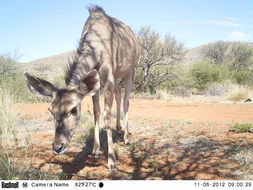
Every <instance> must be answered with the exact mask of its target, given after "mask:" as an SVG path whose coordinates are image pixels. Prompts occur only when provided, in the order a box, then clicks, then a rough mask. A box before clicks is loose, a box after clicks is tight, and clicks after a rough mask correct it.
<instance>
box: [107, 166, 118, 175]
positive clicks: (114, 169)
mask: <svg viewBox="0 0 253 190" xmlns="http://www.w3.org/2000/svg"><path fill="white" fill-rule="evenodd" d="M108 172H109V173H110V174H114V173H115V172H117V169H116V168H115V167H113V168H108Z"/></svg>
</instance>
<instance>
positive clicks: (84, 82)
mask: <svg viewBox="0 0 253 190" xmlns="http://www.w3.org/2000/svg"><path fill="white" fill-rule="evenodd" d="M99 88H100V77H99V74H98V72H97V70H96V69H93V70H91V71H90V72H88V73H87V74H86V75H85V76H84V77H83V78H82V79H81V81H80V84H79V86H78V90H79V92H80V94H81V95H82V96H85V95H89V96H94V95H95V94H96V92H97V91H98V90H99Z"/></svg>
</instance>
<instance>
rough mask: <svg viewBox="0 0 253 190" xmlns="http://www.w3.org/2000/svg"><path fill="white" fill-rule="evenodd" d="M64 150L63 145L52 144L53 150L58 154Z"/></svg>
mask: <svg viewBox="0 0 253 190" xmlns="http://www.w3.org/2000/svg"><path fill="white" fill-rule="evenodd" d="M63 149H64V146H63V143H60V144H55V143H53V150H54V151H55V152H56V153H57V154H59V153H60V152H61V151H62V150H63Z"/></svg>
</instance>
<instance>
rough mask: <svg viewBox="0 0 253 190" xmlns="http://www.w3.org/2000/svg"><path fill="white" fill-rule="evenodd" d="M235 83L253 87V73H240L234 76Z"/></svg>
mask: <svg viewBox="0 0 253 190" xmlns="http://www.w3.org/2000/svg"><path fill="white" fill-rule="evenodd" d="M233 78H234V80H235V82H236V83H237V84H239V85H249V86H252V85H253V71H238V72H235V73H234V75H233Z"/></svg>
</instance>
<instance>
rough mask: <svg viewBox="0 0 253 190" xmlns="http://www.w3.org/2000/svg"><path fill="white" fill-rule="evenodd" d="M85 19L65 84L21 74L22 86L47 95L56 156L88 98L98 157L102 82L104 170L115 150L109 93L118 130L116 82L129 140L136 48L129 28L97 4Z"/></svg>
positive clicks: (110, 165)
mask: <svg viewBox="0 0 253 190" xmlns="http://www.w3.org/2000/svg"><path fill="white" fill-rule="evenodd" d="M88 10H89V13H90V15H89V17H88V19H87V21H86V23H85V25H84V28H83V31H82V34H81V39H80V42H79V46H78V48H77V50H76V51H75V54H74V57H73V60H72V61H71V62H70V63H69V65H68V66H67V67H66V70H65V82H66V87H64V88H58V87H56V86H54V85H53V84H51V83H49V82H48V81H46V80H43V79H40V78H38V77H35V76H32V75H30V74H28V73H25V76H26V79H27V84H28V86H30V87H31V86H32V87H33V88H34V89H35V90H36V91H38V92H39V93H40V94H42V95H44V96H49V97H51V98H52V99H53V101H52V104H51V106H50V107H49V111H50V112H51V113H52V115H53V116H54V122H55V138H54V142H53V145H52V147H53V150H54V152H55V153H56V154H61V153H63V152H64V151H66V149H67V146H68V144H69V142H70V140H71V137H72V136H73V134H74V131H75V128H76V125H77V123H78V121H79V119H80V111H81V101H82V99H83V98H84V97H85V96H87V95H91V96H92V101H93V111H94V123H95V124H94V125H95V127H94V145H93V152H92V153H93V154H94V155H95V156H98V155H99V152H100V141H99V129H100V127H99V117H100V105H99V90H100V81H102V83H103V85H104V101H105V106H104V121H105V122H104V124H105V126H104V128H105V129H106V132H107V140H108V168H109V170H114V169H115V160H116V158H115V153H114V149H113V140H112V122H111V120H112V119H111V117H112V116H111V108H112V104H113V97H114V94H115V99H116V103H117V123H116V129H117V130H118V131H119V130H121V124H120V106H121V93H120V89H119V82H120V81H121V80H123V81H124V87H125V95H124V102H123V110H124V118H123V119H124V130H125V133H124V142H125V143H129V131H128V108H129V96H130V92H131V89H132V87H133V83H134V74H135V66H136V65H137V63H138V60H139V57H140V47H139V44H138V41H137V39H136V37H135V35H134V33H133V32H132V30H131V29H130V28H129V27H127V26H126V25H125V24H124V23H122V22H121V21H119V20H117V19H115V18H112V17H110V16H108V15H107V14H106V13H105V11H104V10H103V9H102V8H101V7H98V6H93V7H89V8H88Z"/></svg>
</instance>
